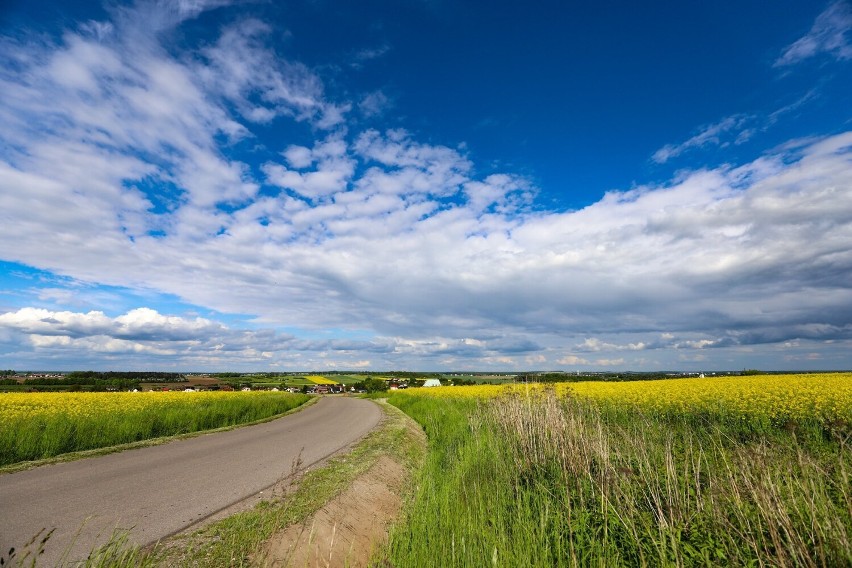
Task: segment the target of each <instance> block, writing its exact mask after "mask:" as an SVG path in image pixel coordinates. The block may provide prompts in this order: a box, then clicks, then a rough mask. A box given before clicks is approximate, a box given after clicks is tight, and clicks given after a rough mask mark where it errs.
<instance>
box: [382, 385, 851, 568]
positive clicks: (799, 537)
mask: <svg viewBox="0 0 852 568" xmlns="http://www.w3.org/2000/svg"><path fill="white" fill-rule="evenodd" d="M391 402H392V403H393V404H395V405H397V406H399V407H400V408H401V409H402V410H404V411H405V412H406V413H408V414H410V415H411V416H413V417H414V418H415V419H416V420H417V421H418V422H420V423H421V424H422V425H423V426H424V428H425V429H426V432H427V434H428V435H429V440H430V446H431V448H430V454H429V456H428V459H427V462H426V466H425V468H424V471H423V477H422V478H421V480H420V482H419V485H418V489H417V495H416V499H415V500H414V502H413V504H412V510H411V511H410V514H409V515H408V520H407V522H406V524H405V525H404V526H401V527H398V528H397V529H396V530H395V531H394V532H393V533H392V537H391V546H390V555H391V560H392V562H393V563H394V565H398V566H412V567H416V566H437V565H440V566H483V565H487V564H492V565H495V566H587V565H605V566H619V565H620V566H695V565H699V566H715V565H758V566H849V565H852V489H850V487H852V485H850V476H852V451H850V446H849V440H848V438H846V437H844V436H848V432H846V429H843V428H841V429H840V430H837V431H830V430H826V429H823V428H821V427H820V426H819V425H814V424H808V423H807V421H805V422H804V423H802V424H799V425H797V424H793V425H787V428H779V429H775V430H773V431H771V432H766V431H763V430H759V431H756V430H755V429H754V428H752V427H751V425H748V424H747V425H745V426H742V427H740V426H738V423H737V422H736V421H731V420H729V419H728V417H726V416H724V415H719V416H713V415H711V414H708V413H706V412H705V413H702V414H701V415H695V414H689V413H684V414H682V415H680V416H677V415H673V414H668V415H666V416H664V417H660V416H656V415H652V414H646V413H642V412H640V411H638V410H635V409H630V408H625V407H624V406H608V405H605V404H601V403H598V404H592V403H590V402H587V401H582V400H577V399H574V398H571V397H568V398H558V397H556V396H555V395H554V394H553V393H552V392H545V393H543V394H538V395H534V396H523V395H513V396H506V397H500V398H497V399H495V400H491V401H477V400H475V399H467V400H459V399H452V398H447V399H436V398H431V397H430V398H425V397H418V396H416V395H413V394H398V395H395V396H394V397H392V398H391ZM847 426H848V425H847ZM847 429H848V428H847Z"/></svg>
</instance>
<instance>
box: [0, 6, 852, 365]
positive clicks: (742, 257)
mask: <svg viewBox="0 0 852 568" xmlns="http://www.w3.org/2000/svg"><path fill="white" fill-rule="evenodd" d="M0 93H2V95H0V123H2V124H3V125H4V126H3V128H2V129H0V367H3V368H16V369H80V368H87V369H88V368H92V369H163V370H172V369H174V370H270V371H272V370H324V369H376V370H380V369H415V370H450V369H454V370H464V369H477V370H520V369H541V370H558V369H564V370H571V371H573V370H586V369H592V370H602V369H611V370H659V369H678V370H696V371H712V370H722V369H741V368H762V369H848V368H852V349H850V347H851V346H852V345H850V339H852V287H850V282H852V167H851V166H852V163H850V158H852V155H851V154H852V153H851V152H850V148H852V127H850V119H852V111H850V109H852V105H850V102H852V100H850V99H852V97H850V94H852V5H850V2H849V1H848V0H840V1H834V2H813V1H794V0H782V1H779V2H777V3H775V4H774V5H773V9H772V10H767V9H766V7H765V2H756V1H744V2H739V3H737V4H736V5H735V6H734V5H729V4H725V3H704V2H702V3H698V2H654V3H644V4H636V3H631V2H616V1H610V2H596V3H593V5H588V6H572V5H570V4H569V3H564V2H539V3H535V5H534V6H522V5H520V4H518V3H515V2H447V1H443V0H435V1H428V0H405V1H396V2H384V1H369V2H359V3H357V4H355V3H350V2H331V1H324V0H312V1H307V0H306V1H293V2H260V1H258V2H251V1H234V2H231V1H228V0H176V1H165V0H161V1H138V2H135V3H125V2H114V1H111V2H106V3H99V2H76V3H71V4H69V3H60V2H54V3H52V2H39V3H32V2H23V1H18V0H12V1H11V2H9V1H7V2H5V3H4V4H3V5H2V7H0Z"/></svg>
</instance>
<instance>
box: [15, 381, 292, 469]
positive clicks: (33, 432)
mask: <svg viewBox="0 0 852 568" xmlns="http://www.w3.org/2000/svg"><path fill="white" fill-rule="evenodd" d="M308 400H309V397H308V396H306V395H302V394H290V393H269V392H247V393H245V392H195V393H184V392H147V393H142V392H139V393H20V394H17V393H7V394H2V395H0V415H2V417H3V419H2V420H0V466H8V465H11V464H15V463H18V462H23V461H31V460H41V459H46V458H52V457H55V456H59V455H61V454H65V453H69V452H78V451H83V450H94V449H98V448H107V447H111V446H116V445H119V444H128V443H133V442H142V441H145V440H150V439H153V438H160V437H164V436H173V435H176V434H188V433H192V432H199V431H202V430H210V429H214V428H220V427H223V426H233V425H237V424H246V423H249V422H254V421H257V420H263V419H266V418H270V417H273V416H278V415H280V414H283V413H285V412H287V411H289V410H292V409H293V408H296V407H297V406H299V405H301V404H304V403H305V402H307V401H308Z"/></svg>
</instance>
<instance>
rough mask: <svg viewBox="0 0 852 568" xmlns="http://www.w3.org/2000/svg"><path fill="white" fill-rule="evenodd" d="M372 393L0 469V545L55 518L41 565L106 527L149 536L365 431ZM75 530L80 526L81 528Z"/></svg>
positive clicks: (257, 488) (137, 539)
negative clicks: (143, 443) (130, 446)
mask: <svg viewBox="0 0 852 568" xmlns="http://www.w3.org/2000/svg"><path fill="white" fill-rule="evenodd" d="M380 419H381V410H380V409H379V407H378V406H377V405H376V404H374V403H373V402H371V401H369V400H363V399H354V398H344V397H326V398H323V399H322V400H320V401H318V402H317V404H314V405H311V406H309V407H308V408H305V409H303V410H300V411H298V412H295V413H293V414H290V415H289V416H285V417H283V418H279V419H277V420H273V421H271V422H266V423H263V424H257V425H254V426H247V427H243V428H237V429H235V430H230V431H227V432H219V433H213V434H206V435H201V436H198V437H195V438H189V439H184V440H175V441H173V442H169V443H167V444H163V445H159V446H151V447H147V448H139V449H134V450H128V451H124V452H120V453H115V454H109V455H105V456H100V457H93V458H88V459H83V460H78V461H73V462H67V463H60V464H55V465H47V466H42V467H39V468H35V469H31V470H27V471H21V472H18V473H11V474H6V475H0V555H2V554H5V553H6V552H8V550H9V548H10V547H11V546H15V547H16V548H21V547H22V546H23V545H24V544H25V543H26V542H27V541H28V540H30V539H31V538H32V537H33V536H34V535H35V534H37V533H38V532H39V531H40V530H41V529H42V528H46V529H51V528H54V527H55V528H56V531H55V532H54V533H53V535H52V537H51V538H50V540H49V541H48V543H47V547H46V550H45V553H44V555H43V559H42V560H40V561H39V563H38V566H55V565H57V563H58V562H59V561H60V560H61V559H62V558H63V556H64V551H65V550H66V548H67V547H69V546H71V548H70V554H67V555H66V556H65V560H66V561H68V560H76V559H80V558H85V555H86V554H87V553H88V551H89V550H91V549H92V547H93V546H95V545H97V544H102V543H103V542H106V541H107V540H108V539H109V537H110V534H111V533H112V531H113V529H115V528H121V529H130V538H131V541H132V542H133V543H135V544H139V545H147V544H151V543H154V542H156V541H158V540H160V539H162V538H163V537H166V536H169V535H171V534H174V533H176V532H179V531H181V530H182V529H184V528H186V527H189V526H191V525H193V524H195V523H197V522H199V521H201V520H204V519H206V518H207V517H209V516H211V515H213V514H215V513H217V512H219V511H222V510H223V509H226V508H228V507H230V506H232V505H234V504H236V503H239V502H241V501H244V500H246V499H249V498H252V497H253V496H256V495H258V494H259V493H260V492H261V491H264V490H266V489H268V488H270V487H271V486H272V485H274V484H275V483H276V481H278V480H280V479H281V478H282V477H284V476H286V475H287V474H289V473H290V472H291V468H292V465H293V463H294V461H295V460H297V459H301V462H302V467H307V466H309V465H311V464H313V463H316V462H318V461H320V460H322V459H324V458H326V457H328V456H330V455H332V454H334V453H335V452H337V451H338V450H340V449H342V448H345V447H346V446H348V445H350V444H352V443H353V442H355V441H357V440H358V439H359V438H361V437H362V436H364V435H365V434H366V433H367V432H369V431H370V430H371V429H372V428H373V427H375V426H376V425H377V424H378V423H379V420H380ZM78 533H79V534H78Z"/></svg>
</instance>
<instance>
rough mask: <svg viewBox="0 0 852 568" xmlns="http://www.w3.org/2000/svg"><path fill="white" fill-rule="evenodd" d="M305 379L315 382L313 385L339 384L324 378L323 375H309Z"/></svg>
mask: <svg viewBox="0 0 852 568" xmlns="http://www.w3.org/2000/svg"><path fill="white" fill-rule="evenodd" d="M305 378H306V379H308V380H309V381H311V382H313V383H316V384H318V385H336V384H337V381H332V380H331V379H328V378H326V377H323V376H322V375H308V376H307V377H305Z"/></svg>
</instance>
